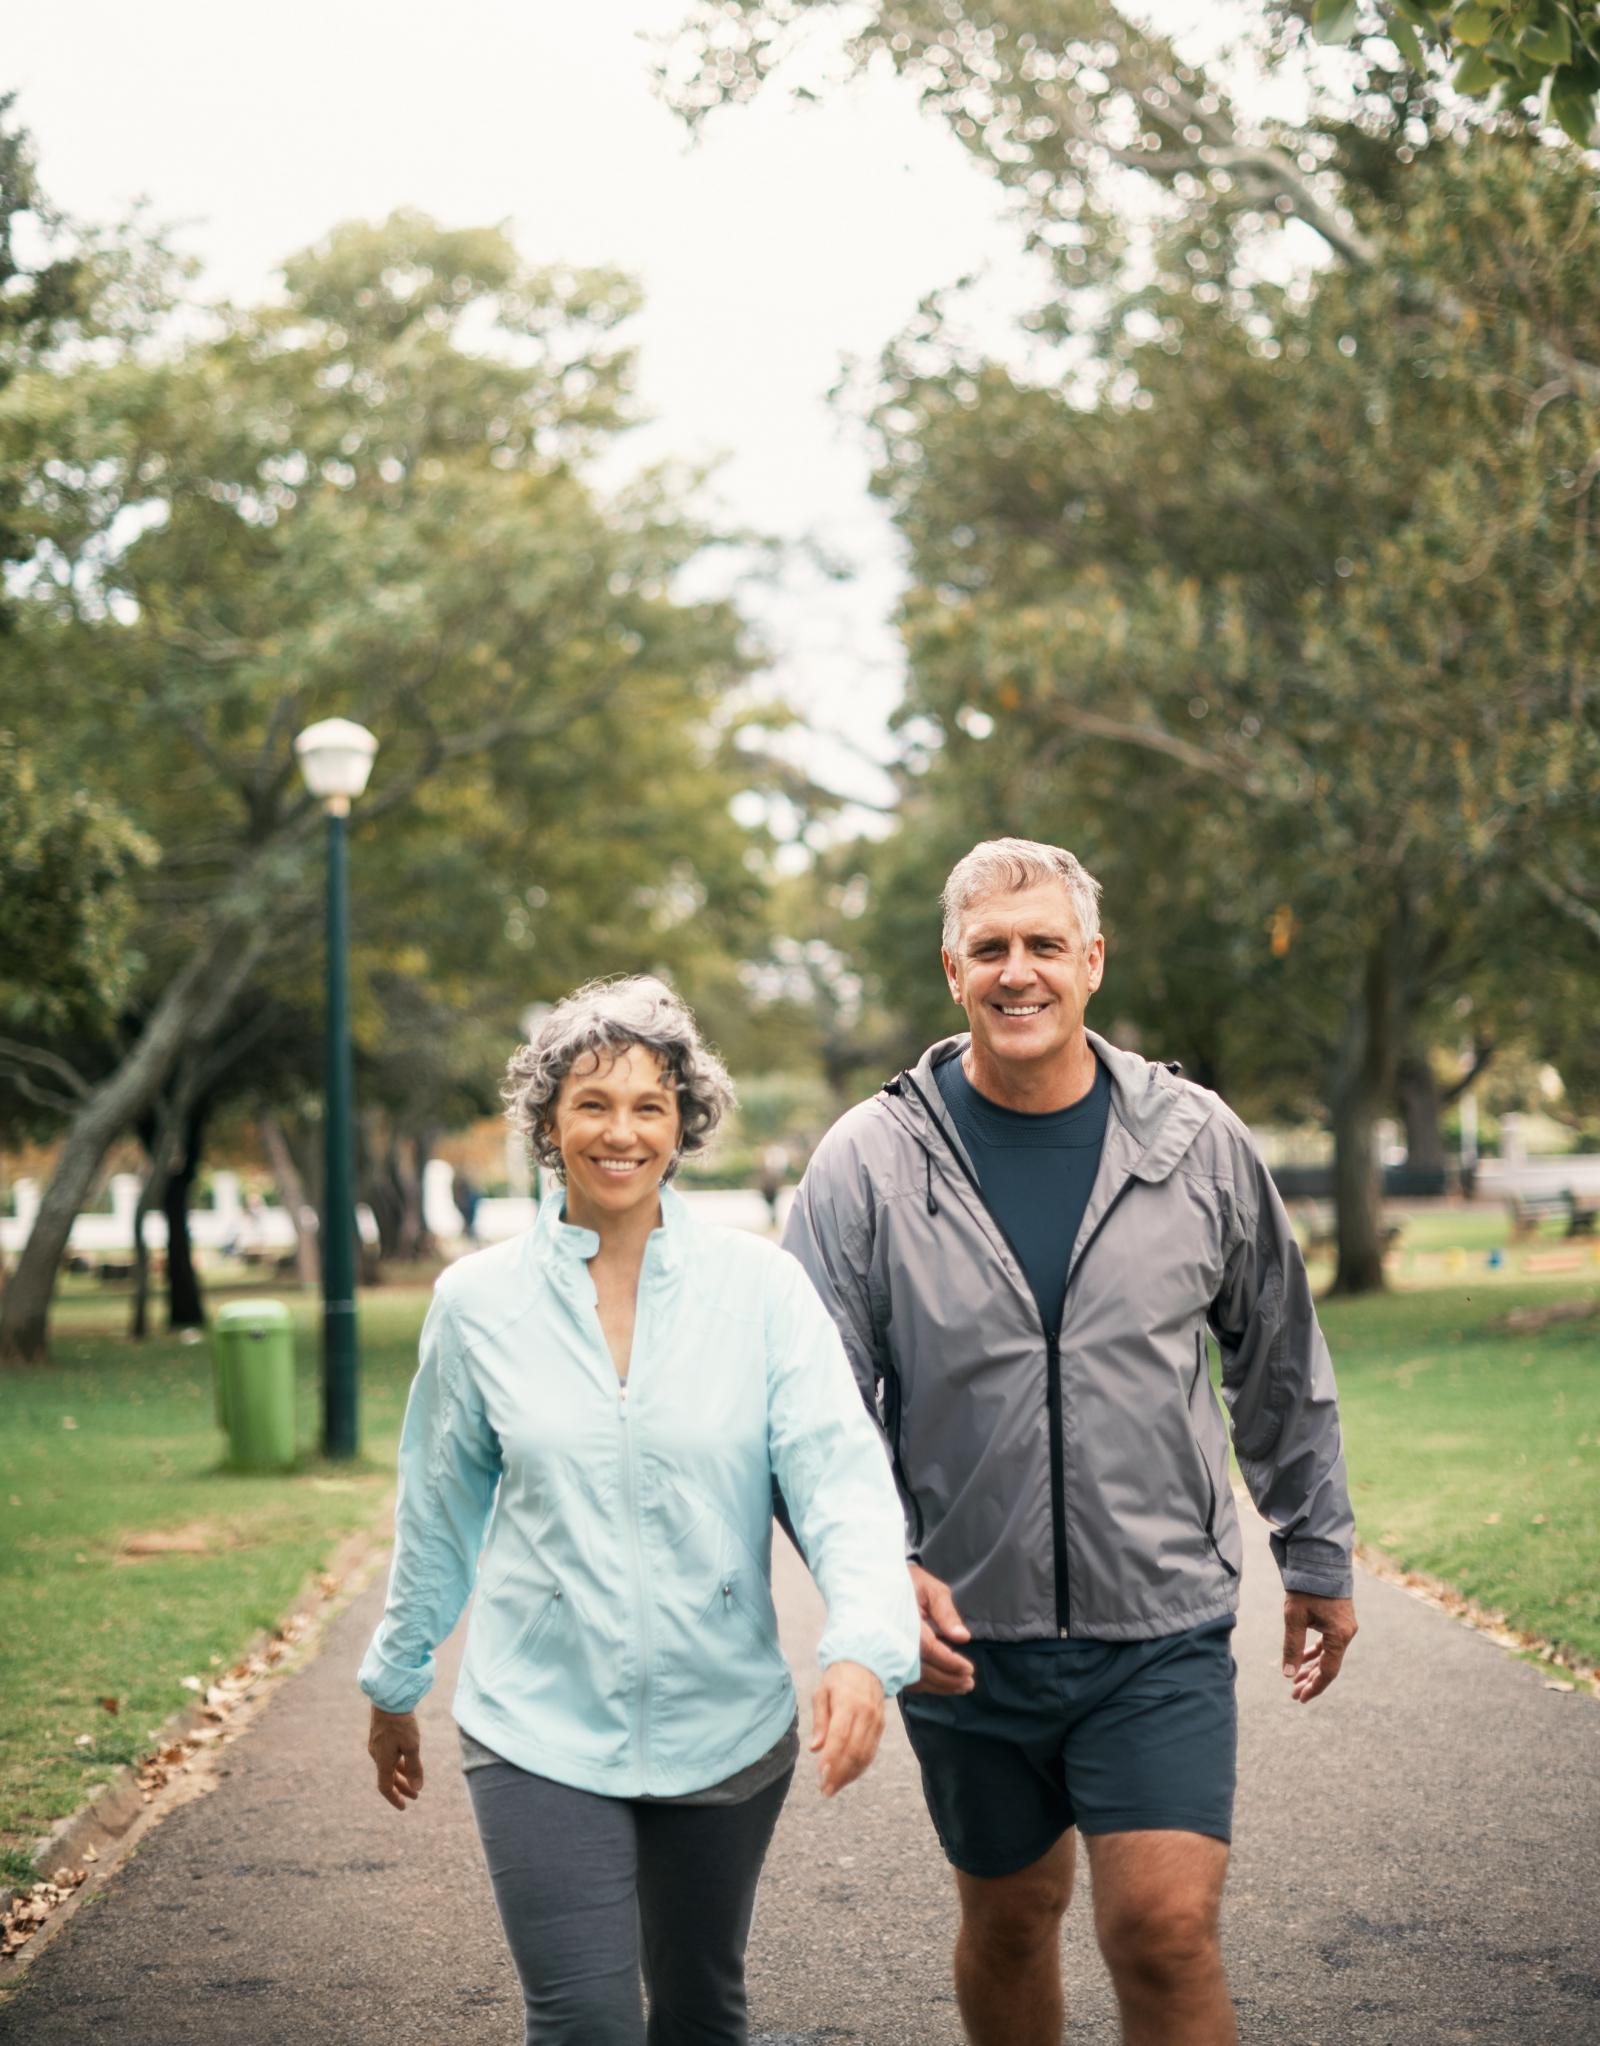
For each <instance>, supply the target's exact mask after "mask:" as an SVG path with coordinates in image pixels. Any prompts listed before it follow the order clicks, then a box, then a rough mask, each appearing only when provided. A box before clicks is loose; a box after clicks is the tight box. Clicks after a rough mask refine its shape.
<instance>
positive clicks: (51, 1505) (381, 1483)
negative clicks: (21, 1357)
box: [0, 1288, 426, 1856]
mask: <svg viewBox="0 0 1600 2046" xmlns="http://www.w3.org/2000/svg"><path fill="white" fill-rule="evenodd" d="M425 1306H426V1294H425V1292H423V1291H420V1290H417V1289H413V1288H406V1289H404V1290H401V1289H394V1290H385V1291H383V1292H381V1293H376V1294H370V1295H368V1296H367V1298H366V1299H365V1301H364V1302H363V1305H362V1339H363V1350H362V1357H363V1387H362V1392H363V1404H362V1442H363V1456H362V1458H361V1459H360V1461H359V1462H357V1463H355V1464H341V1465H331V1464H327V1463H324V1462H323V1461H321V1460H320V1459H319V1458H317V1457H315V1456H313V1455H310V1454H307V1455H305V1456H304V1457H303V1458H302V1460H301V1463H300V1465H299V1466H298V1467H297V1468H296V1469H294V1470H293V1471H290V1472H285V1473H283V1474H282V1475H274V1476H243V1475H238V1474H234V1473H230V1472H228V1471H226V1470H224V1469H223V1468H222V1467H221V1457H222V1450H223V1439H222V1436H221V1434H220V1432H219V1431H218V1429H217V1427H216V1423H215V1419H214V1414H213V1406H212V1387H211V1362H210V1352H209V1348H208V1346H207V1344H205V1343H195V1344H185V1343H184V1342H182V1341H181V1340H180V1339H177V1338H174V1337H170V1336H162V1337H159V1338H157V1339H155V1340H152V1341H151V1342H149V1343H147V1344H145V1345H143V1346H142V1347H135V1346H134V1345H132V1344H130V1343H128V1342H127V1341H126V1340H125V1338H124V1337H123V1336H122V1335H121V1334H120V1327H121V1323H122V1319H123V1317H124V1315H125V1311H126V1310H125V1304H124V1303H122V1302H120V1301H117V1300H115V1299H112V1298H108V1297H106V1296H104V1295H98V1296H85V1295H83V1294H81V1293H76V1294H75V1293H69V1295H68V1296H67V1297H66V1298H64V1299H63V1301H62V1303H61V1307H60V1311H59V1314H58V1317H57V1320H56V1326H55V1337H54V1344H53V1352H52V1360H51V1362H50V1363H49V1364H48V1365H47V1366H44V1367H41V1368H39V1369H36V1370H30V1371H15V1372H8V1373H6V1374H4V1375H3V1376H0V1531H3V1534H4V1540H3V1541H0V1614H3V1620H0V1629H3V1634H0V1638H3V1640H4V1652H3V1654H0V1665H3V1667H0V1850H5V1849H10V1850H12V1851H13V1852H14V1853H16V1854H21V1855H23V1856H25V1855H26V1850H27V1848H28V1846H29V1845H30V1843H31V1841H32V1840H33V1838H34V1837H35V1836H36V1835H38V1834H39V1833H42V1832H43V1831H44V1830H45V1829H46V1827H47V1826H48V1825H49V1824H50V1823H51V1822H52V1821H53V1820H54V1819H56V1818H59V1817H60V1816H61V1815H62V1814H63V1813H66V1812H69V1811H71V1810H73V1809H74V1808H75V1807H76V1806H77V1805H79V1804H80V1803H81V1802H82V1801H83V1799H84V1797H85V1795H86V1794H87V1793H88V1791H89V1789H90V1788H91V1786H93V1785H94V1784H95V1783H97V1782H99V1781H102V1780H103V1779H104V1778H105V1777H106V1776H107V1775H108V1774H109V1773H110V1771H111V1770H112V1768H113V1767H114V1766H115V1765H116V1764H117V1763H119V1762H126V1761H131V1760H132V1759H134V1757H135V1756H136V1755H138V1754H140V1753H142V1752H145V1751H147V1750H148V1748H149V1746H150V1735H151V1733H152V1731H153V1730H154V1729H155V1728H158V1727H159V1726H160V1725H161V1723H162V1722H163V1720H165V1719H166V1718H167V1716H168V1715H169V1714H170V1713H171V1712H173V1711H174V1710H176V1709H177V1708H178V1707H180V1706H182V1705H184V1704H186V1703H189V1702H192V1697H193V1694H192V1692H190V1691H188V1690H186V1689H185V1688H184V1687H183V1685H182V1681H181V1680H182V1679H183V1678H184V1677H185V1676H191V1675H193V1676H198V1677H200V1678H201V1679H202V1680H205V1679H207V1678H208V1677H209V1676H210V1675H211V1674H212V1673H214V1672H215V1671H217V1670H218V1669H221V1668H225V1667H227V1666H228V1665H229V1664H231V1663H233V1662H235V1661H236V1660H237V1659H238V1657H239V1655H240V1654H241V1653H242V1651H243V1650H244V1648H245V1647H246V1645H247V1644H248V1642H249V1640H250V1638H251V1636H252V1635H253V1634H254V1633H255V1632H256V1631H257V1630H258V1629H259V1628H262V1627H271V1626H273V1625H275V1624H276V1623H277V1621H278V1620H280V1619H281V1618H282V1617H283V1615H284V1613H285V1612H286V1611H287V1610H288V1608H289V1606H290V1604H291V1602H292V1601H293V1599H294V1597H295V1594H296V1592H297V1591H298V1590H299V1588H300V1586H301V1585H302V1584H303V1583H304V1582H305V1580H306V1578H307V1577H308V1576H309V1575H310V1573H311V1572H313V1571H314V1570H317V1569H319V1568H321V1567H323V1566H324V1565H325V1564H326V1562H327V1560H328V1558H329V1557H330V1555H331V1554H332V1552H333V1551H334V1549H335V1548H336V1547H337V1546H338V1544H339V1542H340V1540H341V1539H342V1538H343V1537H344V1536H346V1535H347V1534H349V1533H350V1532H352V1531H353V1530H355V1529H357V1528H360V1527H363V1526H366V1525H368V1524H369V1523H370V1522H371V1521H372V1520H373V1518H374V1517H375V1515H376V1514H377V1512H378V1509H379V1506H380V1503H381V1501H382V1499H383V1497H384V1495H385V1493H386V1491H387V1490H388V1487H389V1485H390V1483H391V1480H392V1472H393V1460H394V1451H395V1444H396V1441H397V1439H398V1434H399V1426H400V1416H401V1412H402V1409H403V1405H404V1399H405V1391H406V1387H407V1385H408V1384H409V1382H410V1377H411V1373H412V1371H413V1369H414V1367H415V1356H416V1349H415V1345H416V1332H417V1329H418V1326H419V1324H420V1322H421V1319H422V1314H423V1311H424V1308H425ZM295 1315H296V1347H297V1355H298V1364H299V1370H298V1385H297V1395H298V1409H299V1413H298V1438H299V1440H300V1442H301V1443H302V1444H311V1443H313V1442H315V1440H316V1437H317V1432H318V1424H317V1414H318V1393H317V1382H316V1368H317V1367H316V1357H317V1336H316V1327H315V1321H314V1306H313V1305H312V1304H310V1303H308V1304H306V1305H304V1306H297V1307H296V1309H295ZM113 1329H115V1330H116V1331H117V1332H113ZM69 1422H70V1423H71V1424H72V1425H71V1426H69V1425H68V1423H69ZM195 1526H198V1527H200V1528H201V1529H203V1530H204V1531H205V1549H204V1551H203V1553H200V1554H192V1555H188V1554H165V1555H155V1556H150V1557H147V1558H142V1559H134V1558H131V1557H129V1556H128V1555H126V1553H125V1552H124V1544H125V1542H126V1540H127V1538H128V1537H129V1536H130V1535H133V1534H135V1533H148V1532H152V1531H161V1532H170V1531H172V1530H174V1529H178V1528H190V1527H195ZM102 1698H114V1699H115V1700H117V1703H118V1710H117V1711H116V1713H115V1714H114V1715H113V1714H112V1713H110V1712H109V1711H107V1710H106V1709H105V1708H104V1707H103V1706H102V1705H101V1703H100V1702H99V1701H100V1700H101V1699H102ZM84 1734H87V1735H89V1736H90V1741H91V1743H92V1744H91V1745H88V1746H79V1745H77V1741H78V1737H79V1736H80V1735H84Z"/></svg>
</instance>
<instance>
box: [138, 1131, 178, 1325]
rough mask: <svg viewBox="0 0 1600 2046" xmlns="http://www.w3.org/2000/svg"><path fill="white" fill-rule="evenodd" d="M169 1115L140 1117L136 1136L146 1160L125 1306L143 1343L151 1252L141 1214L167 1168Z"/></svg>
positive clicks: (153, 1199)
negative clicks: (130, 1284)
mask: <svg viewBox="0 0 1600 2046" xmlns="http://www.w3.org/2000/svg"><path fill="white" fill-rule="evenodd" d="M170 1135H171V1121H170V1118H169V1117H168V1116H167V1115H165V1114H162V1115H160V1116H157V1117H156V1118H155V1119H154V1120H153V1121H152V1120H151V1118H149V1117H148V1116H146V1117H141V1119H140V1123H139V1140H140V1142H141V1143H142V1144H143V1145H144V1151H145V1158H146V1160H147V1161H148V1162H147V1164H146V1168H145V1175H144V1178H143V1180H142V1181H141V1183H140V1186H139V1198H138V1200H137V1201H136V1202H135V1203H134V1209H133V1301H132V1304H131V1306H130V1307H129V1310H128V1336H129V1340H130V1341H132V1342H135V1343H142V1342H143V1341H144V1339H145V1337H146V1336H148V1335H149V1333H150V1252H149V1251H148V1249H147V1248H146V1247H145V1240H144V1218H145V1216H146V1215H148V1214H149V1213H150V1211H151V1209H152V1208H154V1207H155V1205H156V1197H157V1194H158V1193H159V1191H160V1188H161V1184H162V1181H163V1180H164V1179H165V1177H166V1171H167V1147H168V1143H169V1140H170Z"/></svg>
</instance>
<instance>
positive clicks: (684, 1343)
mask: <svg viewBox="0 0 1600 2046" xmlns="http://www.w3.org/2000/svg"><path fill="white" fill-rule="evenodd" d="M661 1209H662V1217H663V1226H662V1227H661V1228H659V1229H657V1230H656V1231H655V1232H654V1234H653V1235H652V1236H651V1238H650V1241H649V1245H648V1248H647V1249H646V1252H645V1259H644V1267H643V1270H642V1272H641V1274H640V1279H639V1301H638V1312H637V1317H636V1320H635V1325H634V1338H633V1355H632V1360H631V1363H630V1367H629V1372H628V1378H627V1382H626V1384H625V1385H624V1384H622V1383H621V1382H619V1380H618V1377H617V1373H616V1369H615V1367H614V1366H613V1364H612V1361H611V1353H610V1351H609V1350H608V1349H607V1347H606V1342H605V1337H604V1336H603V1334H602V1333H601V1329H600V1320H599V1315H598V1312H597V1309H596V1303H595V1288H594V1281H593V1279H592V1277H591V1276H590V1272H589V1266H588V1259H589V1258H591V1257H592V1256H593V1255H594V1254H595V1252H596V1251H597V1250H598V1249H599V1238H598V1237H597V1236H596V1235H595V1234H594V1233H593V1232H592V1231H590V1230H587V1229H578V1228H574V1227H572V1226H570V1225H569V1224H568V1223H567V1222H566V1221H565V1220H564V1219H563V1203H562V1201H561V1198H560V1197H559V1196H556V1197H553V1198H551V1199H549V1200H547V1201H546V1202H545V1203H544V1204H543V1206H542V1207H541V1208H540V1210H539V1215H538V1218H537V1220H536V1222H535V1224H534V1226H533V1228H532V1229H530V1230H528V1231H527V1232H526V1233H524V1234H523V1235H521V1236H518V1237H516V1238H514V1239H513V1240H512V1241H510V1242H509V1243H504V1244H497V1245H495V1246H494V1247H493V1248H492V1249H488V1250H482V1251H478V1252H475V1253H474V1254H473V1255H472V1256H470V1257H465V1258H462V1259H461V1260H460V1261H459V1262H458V1263H457V1264H454V1265H452V1266H451V1267H450V1269H449V1270H448V1271H446V1272H445V1273H444V1275H443V1276H442V1277H441V1278H440V1280H439V1283H438V1286H437V1288H436V1290H435V1293H434V1297H433V1304H432V1306H431V1308H430V1309H429V1312H428V1318H427V1321H426V1323H425V1325H424V1327H423V1332H422V1346H421V1366H420V1369H419V1370H418V1372H417V1377H416V1381H415V1383H414V1384H413V1386H412V1388H411V1398H410V1401H409V1404H408V1405H407V1408H406V1419H405V1429H404V1432H403V1434H402V1437H401V1443H400V1492H399V1501H398V1504H397V1506H396V1509H395V1554H394V1563H393V1567H392V1570H391V1572H390V1578H389V1597H388V1603H387V1605H386V1607H385V1609H384V1616H383V1620H382V1622H381V1624H380V1625H379V1627H378V1631H377V1633H376V1634H375V1635H374V1637H373V1640H372V1645H371V1647H370V1648H369V1649H368V1650H367V1654H366V1657H365V1659H364V1661H363V1662H362V1665H361V1678H360V1681H361V1688H362V1689H363V1690H364V1691H365V1692H366V1694H367V1696H368V1697H369V1698H371V1699H372V1701H373V1702H374V1703H375V1704H376V1705H378V1706H380V1707H381V1708H382V1709H383V1710H384V1711H386V1712H408V1711H410V1710H411V1708H412V1707H413V1706H414V1705H415V1704H416V1703H417V1700H418V1699H419V1698H421V1697H422V1695H423V1693H424V1692H425V1691H426V1690H427V1689H428V1686H429V1685H430V1683H431V1682H432V1680H433V1668H434V1663H433V1653H434V1650H435V1648H436V1647H437V1646H438V1644H439V1643H440V1642H441V1641H443V1640H444V1638H445V1636H446V1635H447V1634H448V1633H449V1632H450V1630H451V1629H452V1628H453V1627H454V1625H455V1623H456V1621H457V1620H458V1619H459V1617H460V1615H461V1610H462V1607H463V1606H464V1605H465V1604H466V1601H467V1596H468V1593H469V1592H470V1591H471V1590H472V1586H473V1580H474V1574H475V1573H476V1576H477V1581H478V1595H477V1598H476V1600H475V1602H474V1605H473V1610H472V1619H471V1623H470V1625H469V1627H468V1632H467V1647H466V1655H465V1658H464V1660H463V1663H462V1668H461V1679H460V1682H459V1684H458V1686H457V1689H456V1696H455V1707H454V1709H455V1716H456V1719H457V1721H458V1723H459V1724H460V1725H461V1726H462V1727H463V1728H465V1730H466V1731H467V1732H468V1733H469V1734H471V1735H472V1736H473V1737H474V1738H475V1739H477V1740H479V1741H481V1742H482V1743H483V1744H484V1745H485V1746H486V1747H488V1748H491V1749H493V1751H494V1752H495V1753H496V1754H498V1755H502V1756H504V1757H505V1759H506V1760H507V1761H509V1762H514V1763H515V1764H516V1765H517V1766H518V1767H519V1768H521V1769H527V1770H530V1771H532V1772H533V1773H534V1774H535V1775H540V1776H548V1777H551V1778H553V1779H554V1780H555V1781H556V1782H558V1783H567V1784H571V1785H574V1786H575V1787H577V1788H578V1789H581V1790H592V1791H598V1792H600V1793H601V1794H602V1795H605V1796H610V1797H639V1796H646V1795H648V1796H657V1797H675V1796H681V1795H683V1794H684V1793H685V1792H688V1791H692V1790H700V1789H703V1788H705V1787H706V1786H707V1785H709V1784H712V1783H718V1782H721V1781H722V1780H723V1779H724V1778H725V1777H728V1776H731V1775H733V1774H734V1773H735V1772H736V1771H737V1770H739V1769H742V1768H744V1767H745V1766H746V1765H747V1764H749V1763H751V1762H753V1761H755V1760H757V1759H758V1757H760V1756H761V1755H763V1754H764V1753H765V1752H766V1751H767V1750H768V1749H769V1748H770V1747H771V1746H772V1745H773V1744H774V1742H775V1741H777V1739H778V1738H779V1736H780V1735H781V1734H782V1733H783V1731H784V1728H785V1727H786V1726H787V1725H788V1723H789V1720H790V1718H791V1716H792V1715H793V1712H794V1709H795V1700H794V1687H793V1685H792V1683H791V1681H790V1678H789V1671H788V1667H787V1665H786V1663H785V1661H784V1658H783V1654H782V1651H781V1650H780V1648H779V1646H778V1628H777V1616H776V1614H775V1613H774V1611H773V1605H772V1596H771V1591H770V1589H769V1578H770V1571H771V1548H772V1493H771V1482H772V1479H773V1477H774V1476H776V1477H777V1479H778V1482H779V1484H780V1485H781V1487H782V1490H783V1495H784V1498H785V1500H786V1501H787V1503H788V1506H789V1510H790V1512H791V1514H792V1515H793V1518H794V1522H795V1526H796V1529H797V1531H798V1533H799V1535H800V1538H801V1540H802V1541H803V1543H804V1545H805V1551H806V1557H807V1560H808V1562H809V1563H810V1566H811V1569H812V1571H813V1572H814V1574H815V1576H816V1579H817V1582H818V1584H819V1585H820V1586H821V1589H822V1593H823V1596H824V1598H825V1599H826V1601H827V1607H828V1624H827V1628H826V1631H825V1632H824V1634H823V1637H822V1644H821V1647H820V1649H819V1651H818V1660H819V1662H821V1663H822V1664H823V1665H824V1667H826V1665H827V1664H828V1663H830V1662H836V1661H851V1662H859V1663H864V1664H865V1665H866V1667H867V1668H868V1669H870V1670H872V1671H874V1672H875V1674H876V1675H877V1676H878V1677H879V1679H880V1680H881V1681H882V1684H883V1687H884V1691H885V1693H886V1694H890V1695H892V1694H893V1693H894V1692H896V1691H898V1690H899V1689H900V1688H901V1687H902V1686H903V1685H904V1684H907V1683H911V1682H914V1681H915V1679H916V1676H917V1673H918V1669H919V1646H918V1644H919V1637H920V1625H919V1621H918V1617H917V1612H916V1606H915V1601H914V1600H913V1598H912V1594H911V1588H910V1580H909V1578H908V1576H907V1572H906V1565H905V1538H904V1523H903V1520H902V1516H901V1511H900V1505H899V1501H898V1499H897V1497H896V1495H895V1490H894V1484H893V1480H892V1478H891V1475H890V1470H889V1465H888V1461H887V1459H886V1457H885V1454H884V1449H883V1444H882V1442H881V1441H880V1439H879V1437H878V1434H877V1431H876V1430H875V1429H874V1427H873V1425H872V1422H871V1420H870V1419H869V1418H868V1415H867V1413H866V1410H865V1409H864V1407H863V1406H862V1403H861V1398H860V1395H859V1394H858V1393H857V1391H856V1387H855V1382H854V1380H853V1378H852V1377H851V1373H850V1367H849V1365H848V1363H847V1362H846V1360H845V1355H844V1350H843V1348H842V1346H841V1344H840V1340H839V1337H838V1334H837V1332H836V1330H835V1328H834V1325H833V1323H832V1321H831V1319H830V1318H829V1316H828V1313H827V1311H826V1309H825V1308H824V1307H823V1305H822V1303H821V1301H820V1300H819V1299H818V1297H817V1295H816V1293H815V1291H814V1290H813V1288H812V1286H811V1282H810V1281H809V1280H808V1279H807V1277H806V1275H805V1273H804V1272H803V1271H802V1270H801V1268H800V1266H799V1264H798V1263H797V1262H796V1261H795V1259H794V1258H792V1257H791V1256H789V1254H788V1253H787V1252H786V1251H782V1250H779V1249H778V1248H777V1247H776V1245H774V1244H771V1243H768V1242H765V1241H763V1240H762V1239H760V1238H758V1237H755V1236H751V1235H748V1234H746V1233H744V1232H742V1231H738V1230H732V1229H721V1228H715V1227H708V1226H706V1225H704V1224H702V1223H699V1222H697V1221H696V1220H695V1219H694V1218H693V1217H692V1216H691V1214H690V1213H689V1211H688V1209H687V1207H686V1206H685V1204H684V1202H683V1201H682V1199H681V1198H680V1197H679V1196H678V1195H677V1194H675V1193H674V1192H673V1191H672V1189H671V1188H670V1187H663V1188H662V1191H661ZM486 1526H487V1528H488V1540H487V1542H486V1543H485V1540H484V1530H485V1527H486ZM480 1549H481V1550H482V1561H481V1565H480V1562H479V1551H480Z"/></svg>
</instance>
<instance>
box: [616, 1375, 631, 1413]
mask: <svg viewBox="0 0 1600 2046" xmlns="http://www.w3.org/2000/svg"><path fill="white" fill-rule="evenodd" d="M617 1397H618V1400H619V1402H620V1404H621V1408H622V1418H623V1420H627V1418H628V1381H627V1380H626V1379H623V1381H622V1384H621V1386H620V1387H619V1389H618V1394H617Z"/></svg>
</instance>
